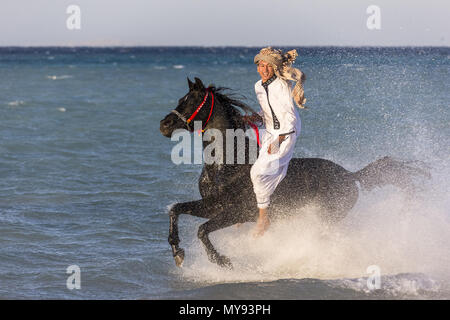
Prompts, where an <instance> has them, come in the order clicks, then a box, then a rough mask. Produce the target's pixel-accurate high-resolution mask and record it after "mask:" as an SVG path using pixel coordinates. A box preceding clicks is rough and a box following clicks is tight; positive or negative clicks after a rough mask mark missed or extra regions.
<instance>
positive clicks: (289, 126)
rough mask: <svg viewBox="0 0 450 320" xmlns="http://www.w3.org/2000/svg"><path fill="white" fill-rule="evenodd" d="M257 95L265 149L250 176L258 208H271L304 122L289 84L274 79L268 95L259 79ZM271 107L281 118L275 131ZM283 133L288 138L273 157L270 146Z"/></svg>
mask: <svg viewBox="0 0 450 320" xmlns="http://www.w3.org/2000/svg"><path fill="white" fill-rule="evenodd" d="M269 81H270V80H269ZM255 92H256V97H257V98H258V101H259V103H260V105H261V109H262V113H263V115H262V116H263V119H264V124H265V127H266V129H265V130H263V136H262V146H261V149H260V151H259V156H258V159H257V160H256V161H255V163H254V164H253V166H252V168H251V171H250V176H251V179H252V183H253V191H254V192H255V194H256V200H257V205H258V208H267V207H268V206H269V204H270V196H271V195H272V193H273V192H274V191H275V188H276V187H277V186H278V184H279V183H280V182H281V180H283V178H284V177H285V176H286V172H287V168H288V165H289V161H290V160H291V159H292V156H293V154H294V147H295V141H296V139H297V137H298V136H299V134H300V130H301V122H300V117H299V115H298V112H297V108H296V107H295V106H294V103H293V100H292V96H291V88H290V87H289V84H288V83H287V82H286V81H284V80H282V79H280V78H276V79H275V80H273V79H272V81H271V82H270V83H269V85H268V95H267V93H266V90H265V88H264V87H263V85H262V80H259V81H258V82H256V84H255ZM269 101H270V106H269ZM270 107H272V110H273V113H274V114H275V117H276V118H277V119H278V122H279V128H276V129H275V128H274V121H273V117H272V111H271V109H270ZM281 134H288V135H286V139H285V140H284V141H283V142H282V143H281V144H280V146H279V149H278V151H276V152H275V153H273V154H269V153H268V152H267V150H268V148H269V145H270V144H271V143H273V142H274V141H276V140H277V139H278V137H279V135H281Z"/></svg>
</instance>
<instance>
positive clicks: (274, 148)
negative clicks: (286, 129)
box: [267, 136, 286, 154]
mask: <svg viewBox="0 0 450 320" xmlns="http://www.w3.org/2000/svg"><path fill="white" fill-rule="evenodd" d="M285 139H286V136H279V137H278V145H276V143H275V142H274V143H272V144H270V145H269V149H267V153H268V154H272V151H273V153H276V152H278V150H279V148H280V144H281V143H282V142H283V141H284V140H285Z"/></svg>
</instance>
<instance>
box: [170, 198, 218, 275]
mask: <svg viewBox="0 0 450 320" xmlns="http://www.w3.org/2000/svg"><path fill="white" fill-rule="evenodd" d="M180 214H190V215H193V216H196V217H201V218H209V217H210V215H211V211H208V210H206V207H205V201H204V200H197V201H189V202H182V203H176V204H174V205H173V206H172V207H171V208H170V210H169V219H170V225H169V239H168V240H169V244H170V246H171V248H172V254H173V258H174V259H175V264H176V265H177V266H178V267H180V266H181V265H182V264H183V261H184V250H183V249H182V248H180V247H179V246H178V244H179V243H180V238H179V236H178V216H179V215H180Z"/></svg>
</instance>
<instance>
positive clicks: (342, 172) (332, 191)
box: [160, 78, 428, 268]
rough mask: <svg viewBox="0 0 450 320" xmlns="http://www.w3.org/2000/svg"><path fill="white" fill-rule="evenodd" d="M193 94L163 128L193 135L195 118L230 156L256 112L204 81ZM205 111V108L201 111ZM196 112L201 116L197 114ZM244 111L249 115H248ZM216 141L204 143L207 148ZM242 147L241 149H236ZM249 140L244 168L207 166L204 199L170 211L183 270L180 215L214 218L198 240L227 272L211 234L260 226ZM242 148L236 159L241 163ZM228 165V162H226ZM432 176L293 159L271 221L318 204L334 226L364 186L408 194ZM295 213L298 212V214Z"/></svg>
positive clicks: (396, 165) (396, 166) (403, 166)
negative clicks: (236, 136)
mask: <svg viewBox="0 0 450 320" xmlns="http://www.w3.org/2000/svg"><path fill="white" fill-rule="evenodd" d="M188 84H189V92H188V93H187V94H186V95H185V96H184V97H182V98H181V99H180V100H179V102H178V106H177V107H176V109H175V110H172V111H171V113H169V114H168V115H167V116H166V117H165V118H164V119H163V120H161V123H160V131H161V133H162V134H163V135H164V136H166V137H171V136H172V133H173V131H174V130H175V129H181V128H187V129H188V130H189V131H191V132H192V131H193V127H192V122H191V121H189V120H192V117H195V121H202V125H203V126H204V129H205V130H206V129H211V128H214V129H218V130H220V131H221V132H222V133H223V134H222V136H223V144H224V147H223V157H224V159H225V157H226V154H225V153H226V147H225V144H226V132H225V130H226V129H242V130H245V129H246V128H247V121H246V119H248V114H249V113H250V114H251V115H252V116H253V119H254V118H255V113H254V112H253V110H252V109H251V108H250V107H248V106H247V105H245V104H244V103H242V102H240V101H239V100H237V99H235V98H232V97H230V96H229V95H225V94H224V90H223V88H215V87H214V86H210V87H208V88H205V87H204V85H203V83H202V81H201V80H200V79H198V78H195V83H193V82H191V81H190V80H189V79H188ZM199 107H200V108H199ZM196 111H197V112H198V113H196ZM242 111H244V112H245V113H246V116H243V115H242V113H241V112H242ZM211 143H213V140H211V141H203V148H206V147H207V146H208V145H209V144H211ZM234 145H236V144H234ZM249 146H250V144H249V139H248V138H246V156H245V163H244V164H237V161H235V162H234V164H223V163H220V162H218V163H213V164H205V165H204V166H203V170H202V173H201V175H200V179H199V189H200V194H201V196H202V199H201V200H196V201H189V202H183V203H176V204H175V205H173V206H172V207H171V208H170V211H169V217H170V230H169V244H170V245H171V247H172V252H173V256H174V259H175V263H176V265H177V266H181V264H182V263H183V260H184V250H183V249H181V248H180V247H179V246H178V245H179V243H180V239H179V237H178V216H179V215H180V214H190V215H193V216H196V217H202V218H206V219H209V220H208V221H207V222H205V223H203V224H202V225H201V226H200V227H199V229H198V237H199V239H200V240H201V241H202V242H203V244H204V246H205V249H206V252H207V254H208V258H209V260H210V261H212V262H215V263H217V264H218V265H220V266H222V267H229V268H232V264H231V261H230V260H229V259H228V258H227V257H226V256H223V255H220V254H219V253H218V252H217V251H216V249H215V248H214V246H213V245H212V243H211V241H210V240H209V237H208V235H209V233H211V232H213V231H216V230H219V229H223V228H226V227H229V226H232V225H234V224H237V223H244V222H255V221H256V220H257V214H258V208H257V206H256V197H255V194H254V192H253V187H252V182H251V180H250V168H251V165H252V164H251V163H249V157H248V156H247V153H248V148H249ZM236 153H237V152H236V148H235V149H234V157H235V159H236V157H237V154H236ZM224 162H225V161H224ZM417 175H425V176H428V173H427V172H426V171H425V170H424V169H421V168H419V167H417V166H414V165H412V162H410V163H406V162H403V161H398V160H394V159H392V158H390V157H384V158H382V159H379V160H377V161H375V162H373V163H370V164H369V165H368V166H366V167H365V168H363V169H362V170H359V171H357V172H350V171H348V170H346V169H344V168H343V167H341V166H339V165H338V164H336V163H333V162H331V161H329V160H325V159H319V158H293V159H292V160H291V161H290V163H289V167H288V172H287V175H286V177H285V178H284V179H283V180H282V181H281V183H280V184H279V185H278V187H277V189H276V191H275V192H274V194H273V195H272V196H271V207H270V210H269V216H270V217H271V219H273V218H275V217H277V218H278V217H280V216H283V215H285V213H286V212H299V210H297V209H298V208H301V207H302V206H304V205H307V204H311V203H315V204H317V205H319V206H320V208H321V210H320V212H321V217H322V218H323V219H324V220H325V221H328V222H336V221H338V220H340V219H342V218H344V217H345V216H346V214H347V212H348V211H349V210H350V209H351V208H352V207H353V206H354V204H355V203H356V201H357V199H358V186H357V182H359V183H360V186H361V187H362V188H363V189H365V190H371V189H372V188H374V187H377V186H382V185H385V184H392V185H395V186H398V187H400V188H402V189H408V188H409V187H411V186H412V182H413V181H412V179H413V177H414V176H417ZM292 209H294V210H292Z"/></svg>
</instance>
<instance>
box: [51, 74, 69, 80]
mask: <svg viewBox="0 0 450 320" xmlns="http://www.w3.org/2000/svg"><path fill="white" fill-rule="evenodd" d="M70 78H73V76H70V75H62V76H47V79H50V80H63V79H70Z"/></svg>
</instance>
